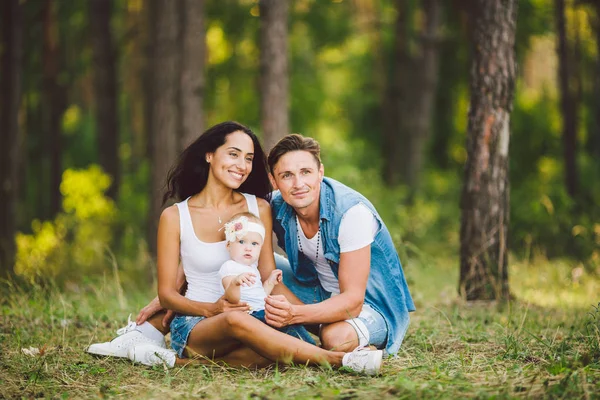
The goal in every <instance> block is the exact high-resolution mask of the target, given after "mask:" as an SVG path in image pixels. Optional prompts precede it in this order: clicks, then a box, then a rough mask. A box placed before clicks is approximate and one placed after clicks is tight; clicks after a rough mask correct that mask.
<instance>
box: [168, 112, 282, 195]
mask: <svg viewBox="0 0 600 400" xmlns="http://www.w3.org/2000/svg"><path fill="white" fill-rule="evenodd" d="M237 131H241V132H244V133H245V134H246V135H248V136H250V138H251V139H252V143H254V158H253V160H252V172H251V173H250V175H249V176H248V178H247V179H246V180H245V181H244V183H242V185H241V186H240V187H239V189H237V190H238V191H240V192H244V193H249V194H253V195H255V196H257V197H260V198H262V199H265V200H267V201H269V200H270V197H271V191H272V190H273V187H272V186H271V182H270V181H269V175H268V172H267V158H266V156H265V153H264V151H263V149H262V147H261V146H260V142H259V141H258V138H257V137H256V135H255V134H254V132H252V130H250V128H248V127H246V126H244V125H242V124H240V123H238V122H234V121H226V122H221V123H220V124H217V125H215V126H213V127H211V128H209V129H208V130H207V131H206V132H204V133H203V134H202V135H200V137H199V138H198V139H196V140H195V141H194V142H193V143H192V144H190V145H189V146H188V147H187V148H186V149H185V150H183V152H182V153H181V155H180V156H179V158H178V159H177V162H176V163H175V165H174V166H173V167H172V168H171V170H170V171H169V174H168V175H167V185H166V187H167V190H166V191H165V194H164V195H163V205H164V204H165V203H166V202H167V201H168V200H169V199H171V198H173V199H176V200H178V201H181V200H184V199H187V198H188V197H190V196H192V195H194V194H196V193H199V192H200V191H202V189H204V187H205V186H206V182H207V180H208V170H209V168H210V165H209V164H208V163H207V162H206V153H214V152H215V151H216V150H217V148H218V147H220V146H222V145H223V144H224V143H225V139H226V137H227V135H229V134H230V133H233V132H237Z"/></svg>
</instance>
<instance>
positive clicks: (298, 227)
mask: <svg viewBox="0 0 600 400" xmlns="http://www.w3.org/2000/svg"><path fill="white" fill-rule="evenodd" d="M296 228H297V231H296V234H297V237H298V248H299V249H300V252H301V253H302V254H304V251H303V250H302V242H301V241H300V229H302V227H301V226H300V223H299V222H298V217H296ZM320 243H321V220H319V230H318V231H317V252H316V253H315V264H317V262H318V261H319V244H320ZM304 256H305V257H307V256H306V254H304Z"/></svg>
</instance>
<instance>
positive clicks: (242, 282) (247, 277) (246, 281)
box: [233, 272, 256, 286]
mask: <svg viewBox="0 0 600 400" xmlns="http://www.w3.org/2000/svg"><path fill="white" fill-rule="evenodd" d="M255 278H256V275H255V274H253V273H252V272H244V273H243V274H239V275H238V276H236V277H235V280H234V281H233V282H234V283H235V284H236V285H237V286H252V285H254V282H255Z"/></svg>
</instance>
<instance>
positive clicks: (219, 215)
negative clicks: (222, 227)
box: [217, 215, 223, 224]
mask: <svg viewBox="0 0 600 400" xmlns="http://www.w3.org/2000/svg"><path fill="white" fill-rule="evenodd" d="M217 217H218V218H219V223H220V224H222V223H223V222H222V221H221V216H220V215H217Z"/></svg>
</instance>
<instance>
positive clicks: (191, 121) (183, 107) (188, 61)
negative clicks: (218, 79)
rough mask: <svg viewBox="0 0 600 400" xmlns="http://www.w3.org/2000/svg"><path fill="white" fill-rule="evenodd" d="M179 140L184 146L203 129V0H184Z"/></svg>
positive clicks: (181, 147) (181, 5) (182, 11)
mask: <svg viewBox="0 0 600 400" xmlns="http://www.w3.org/2000/svg"><path fill="white" fill-rule="evenodd" d="M179 12H180V19H181V24H180V27H181V40H180V42H181V46H182V49H181V73H180V82H179V100H180V107H179V109H180V112H181V118H180V124H181V126H180V138H181V140H180V144H179V150H183V149H185V148H186V147H187V146H188V145H189V144H190V143H192V142H193V141H194V140H195V139H196V138H197V137H198V136H199V135H200V134H201V133H202V132H203V131H204V112H203V110H202V100H203V96H204V59H205V54H206V49H205V47H206V45H205V43H206V40H205V32H204V0H181V2H180V10H179Z"/></svg>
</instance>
